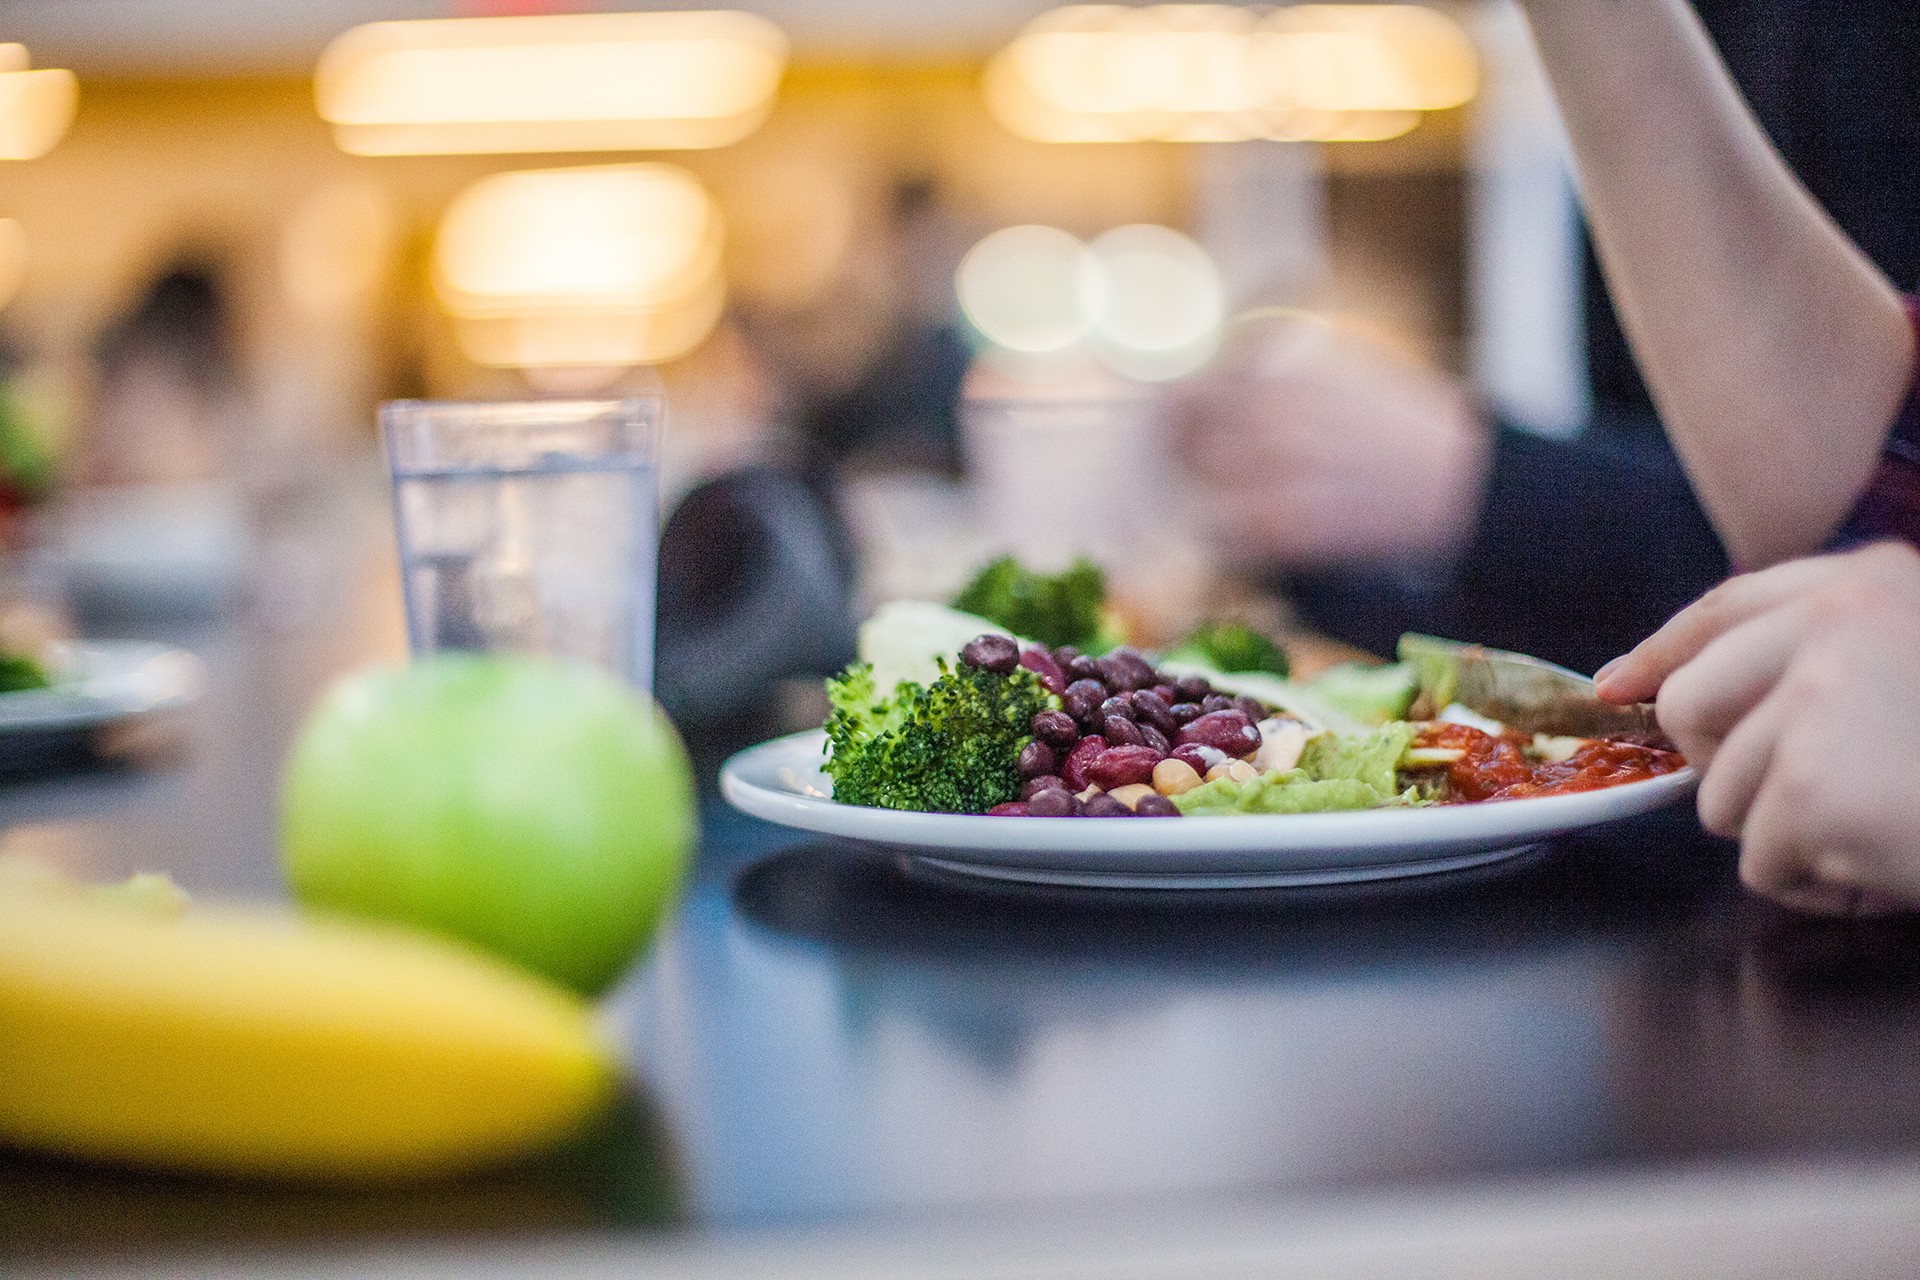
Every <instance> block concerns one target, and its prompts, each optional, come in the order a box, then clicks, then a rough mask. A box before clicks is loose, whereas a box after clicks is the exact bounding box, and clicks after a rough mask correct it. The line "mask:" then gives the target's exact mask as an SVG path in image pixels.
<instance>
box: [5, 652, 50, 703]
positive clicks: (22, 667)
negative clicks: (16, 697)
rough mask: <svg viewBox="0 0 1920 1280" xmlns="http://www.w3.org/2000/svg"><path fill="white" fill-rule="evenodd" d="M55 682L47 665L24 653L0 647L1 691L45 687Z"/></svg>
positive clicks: (13, 691) (8, 691)
mask: <svg viewBox="0 0 1920 1280" xmlns="http://www.w3.org/2000/svg"><path fill="white" fill-rule="evenodd" d="M52 684H53V681H52V679H51V678H50V677H49V676H48V675H47V669H46V667H44V666H42V665H41V664H40V662H39V661H38V660H37V659H35V658H31V657H29V656H27V655H26V654H24V653H15V652H10V651H8V650H4V649H0V693H18V692H20V691H21V690H23V689H45V688H47V687H49V686H50V685H52Z"/></svg>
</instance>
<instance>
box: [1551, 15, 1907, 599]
mask: <svg viewBox="0 0 1920 1280" xmlns="http://www.w3.org/2000/svg"><path fill="white" fill-rule="evenodd" d="M1522 3H1523V5H1524V7H1525V8H1526V10H1527V13H1528V16H1529V18H1530V20H1531V22H1532V25H1533V30H1534V35H1535V39H1536V41H1537V43H1538V44H1539V47H1540V50H1541V54H1542V56H1543V58H1544V60H1545V62H1546V66H1547V70H1548V73H1549V75H1550V77H1551V79H1552V81H1553V84H1554V88H1555V91H1556V93H1557V94H1558V97H1559V100H1560V107H1561V111H1562V113H1563V115H1564V116H1565V118H1566V122H1567V129H1568V132H1569V134H1570V136H1571V138H1572V141H1573V148H1574V154H1575V160H1576V165H1577V168H1578V170H1579V177H1580V183H1581V188H1582V194H1583V197H1584V200H1585V204H1586V209H1587V217H1588V219H1589V221H1590V223H1591V225H1592V227H1593V233H1594V240H1595V243H1596V244H1597V246H1598V248H1599V252H1600V258H1601V262H1602V264H1603V266H1604V268H1605V271H1606V276H1607V282H1608V285H1609V286H1610V287H1611V289H1612V292H1613V296H1614V300H1615V303H1616V305H1617V306H1618V308H1619V311H1620V316H1621V320H1622V323H1623V324H1624V326H1625V329H1626V332H1627V335H1628V338H1629V340H1630V341H1631V342H1632V344H1633V349H1634V353H1635V355H1636V356H1637V357H1638V359H1639V362H1640V367H1641V369H1642V370H1643V372H1644V373H1645V374H1646V378H1647V383H1648V386H1649V388H1650V390H1651V391H1652V393H1653V396H1654V400H1655V402H1656V403H1657V404H1658V406H1659V408H1660V411H1661V415H1662V417H1663V418H1664V419H1665V421H1666V424H1667V429H1668V431H1669V433H1670V434H1671V435H1672V437H1673V441H1674V446H1675V448H1676V449H1677V450H1678V452H1679V454H1680V456H1681V459H1682V461H1683V462H1684V463H1685V464H1686V467H1687V471H1688V474H1689V475H1690V476H1691V478H1692V480H1693V483H1694V486H1695V488H1696V489H1697V490H1698V492H1699V494H1700V498H1701V502H1702V503H1703V505H1704V506H1705V507H1706V509H1707V512H1708V514H1709V515H1710V516H1711V517H1712V519H1713V522H1714V524H1715V526H1716V528H1717V529H1718V530H1719V532H1720V535H1721V537H1722V538H1723V539H1724V540H1725V542H1726V544H1727V548H1728V550H1729V552H1730V553H1731V555H1732V557H1733V559H1734V561H1735V563H1736V564H1739V565H1740V566H1742V567H1744V568H1748V569H1753V568H1759V567H1761V566H1764V565H1768V564H1772V563H1774V562H1776V561H1779V560H1783V559H1786V558H1788V557H1791V556H1795V555H1802V554H1806V553H1808V552H1811V551H1814V550H1817V549H1818V548H1819V547H1820V546H1821V545H1822V544H1824V543H1825V542H1826V541H1827V539H1828V538H1830V537H1831V536H1832V534H1833V532H1834V530H1835V528H1836V527H1837V526H1838V525H1839V523H1840V521H1841V520H1842V519H1843V518H1844V517H1845V516H1846V514H1847V512H1848V511H1849V510H1850V509H1851V507H1852V506H1853V503H1854V501H1855V500H1856V498H1857V497H1858V495H1859V493H1860V491H1861V490H1862V489H1863V488H1864V487H1865V485H1866V483H1867V480H1868V478H1869V476H1870V475H1871V474H1872V471H1873V468H1874V465H1875V463H1876V460H1877V458H1878V455H1879V450H1880V447H1881V444H1882V443H1883V440H1884V437H1885V434H1886V431H1887V428H1888V425H1889V424H1890V423H1891V422H1892V421H1893V419H1894V417H1895V415H1896V413H1897V412H1898V409H1899V406H1900V403H1901V400H1902V397H1903V395H1904V394H1905V391H1906V388H1907V384H1908V379H1909V377H1910V375H1911V373H1912V369H1913V363H1914V340H1913V334H1912V332H1911V330H1910V328H1909V326H1908V324H1907V322H1906V317H1905V315H1904V313H1903V310H1902V307H1901V303H1900V298H1899V295H1898V294H1897V293H1896V292H1895V290H1894V288H1893V286H1892V285H1891V284H1889V283H1888V281H1887V280H1886V279H1885V277H1884V276H1882V275H1881V274H1880V272H1879V271H1878V270H1876V269H1875V268H1874V266H1873V265H1872V264H1871V263H1870V262H1868V261H1867V259H1866V258H1865V257H1864V255H1862V254H1861V253H1860V251H1859V250H1858V249H1857V248H1856V247H1855V246H1854V245H1853V244H1852V243H1851V242H1850V241H1849V240H1848V239H1847V237H1846V236H1845V235H1844V234H1843V233H1842V232H1841V231H1840V230H1839V229H1838V228H1837V227H1835V226H1834V225H1833V223H1832V221H1831V220H1830V219H1829V218H1828V217H1827V216H1826V214H1825V213H1824V212H1823V211H1822V210H1821V209H1820V207H1819V206H1818V205H1817V204H1816V203H1815V202H1814V201H1813V199H1812V197H1811V196H1809V195H1808V194H1807V192H1806V190H1805V189H1804V188H1803V187H1802V186H1801V185H1800V183H1799V182H1798V181H1797V180H1796V179H1795V178H1794V177H1793V175H1792V174H1791V173H1790V172H1789V171H1788V169H1787V167H1786V165H1785V163H1784V162H1783V161H1782V160H1781V158H1780V156H1779V154H1778V153H1777V152H1776V151H1775V150H1774V149H1773V147H1772V145H1771V144H1770V143H1769V141H1768V140H1767V138H1766V135H1765V134H1764V133H1763V132H1762V131H1761V129H1760V127H1759V125H1758V124H1757V123H1755V121H1754V119H1753V117H1752V115H1751V114H1750V113H1749V112H1748V110H1747V108H1746V105H1745V103H1744V102H1743V101H1742V100H1741V98H1740V95H1739V91H1738V90H1737V89H1736V88H1735V86H1734V84H1733V82H1732V80H1731V79H1730V78H1729V76H1728V75H1727V72H1726V70H1725V68H1724V66H1723V65H1722V64H1721V62H1720V59H1719V57H1718V55H1717V54H1716V53H1715V52H1714V49H1713V47H1712V45H1711V43H1710V42H1709V40H1708V38H1707V35H1706V32H1705V31H1704V30H1703V29H1702V27H1701V25H1700V22H1699V19H1698V18H1697V17H1696V16H1695V15H1694V13H1693V11H1692V10H1691V9H1690V8H1688V7H1687V5H1686V4H1685V3H1684V0H1522Z"/></svg>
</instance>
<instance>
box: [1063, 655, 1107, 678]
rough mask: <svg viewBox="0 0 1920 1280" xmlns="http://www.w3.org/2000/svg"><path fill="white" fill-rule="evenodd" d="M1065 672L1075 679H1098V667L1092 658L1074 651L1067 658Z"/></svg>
mask: <svg viewBox="0 0 1920 1280" xmlns="http://www.w3.org/2000/svg"><path fill="white" fill-rule="evenodd" d="M1067 674H1068V675H1070V676H1072V677H1073V678H1074V679H1075V680H1098V679H1099V678H1100V667H1099V664H1097V663H1096V662H1094V660H1093V659H1092V658H1089V657H1087V656H1086V655H1085V654H1080V653H1076V654H1074V655H1073V657H1071V658H1069V659H1068V660H1067Z"/></svg>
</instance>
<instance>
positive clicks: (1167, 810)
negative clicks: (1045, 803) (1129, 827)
mask: <svg viewBox="0 0 1920 1280" xmlns="http://www.w3.org/2000/svg"><path fill="white" fill-rule="evenodd" d="M1027 812H1029V813H1031V812H1033V810H1032V808H1031V807H1029V808H1028V810H1027ZM1133 816H1134V817H1136V818H1177V817H1179V816H1180V806H1178V805H1176V804H1175V803H1174V802H1173V801H1171V800H1169V799H1167V798H1166V797H1165V796H1141V797H1140V803H1138V804H1136V805H1134V806H1133Z"/></svg>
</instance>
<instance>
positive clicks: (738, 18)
mask: <svg viewBox="0 0 1920 1280" xmlns="http://www.w3.org/2000/svg"><path fill="white" fill-rule="evenodd" d="M786 53H787V45H786V37H785V36H784V35H782V34H781V32H780V29H779V28H778V27H776V26H774V25H773V24H772V23H770V22H768V21H767V20H766V19H764V18H760V17H756V16H754V15H752V14H748V13H739V12H735V11H731V10H702V11H691V12H655V13H597V14H596V13H574V14H546V15H538V16H528V17H490V18H441V19H427V20H421V21H411V22H374V23H368V24H366V25H365V26H360V27H355V28H354V29H353V30H351V31H348V32H347V33H346V34H344V35H342V36H340V37H339V38H338V39H336V40H335V41H334V42H333V43H332V44H331V45H329V46H328V48H327V50H326V52H325V53H324V54H322V55H321V58H320V64H319V66H318V68H317V69H316V71H315V73H314V96H315V100H316V102H317V104H318V106H319V110H320V115H321V117H322V118H324V119H325V120H327V121H328V122H330V123H331V124H332V125H333V126H334V138H335V141H336V142H337V143H338V144H339V145H340V147H341V149H342V150H345V151H349V152H352V153H354V154H356V155H421V154H433V153H457V152H518V151H606V150H641V149H647V150H653V149H661V148H689V147H718V146H725V145H727V144H728V143H731V142H736V141H738V140H739V139H740V138H742V137H745V136H746V135H747V134H748V133H751V132H752V131H753V130H754V129H755V128H756V127H758V126H759V124H760V122H761V121H762V120H763V119H764V118H765V117H766V114H767V111H768V109H769V108H770V106H771V104H772V101H773V95H774V91H775V89H776V88H777V87H778V86H779V83H780V76H781V74H782V72H783V70H784V69H785V65H786Z"/></svg>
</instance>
